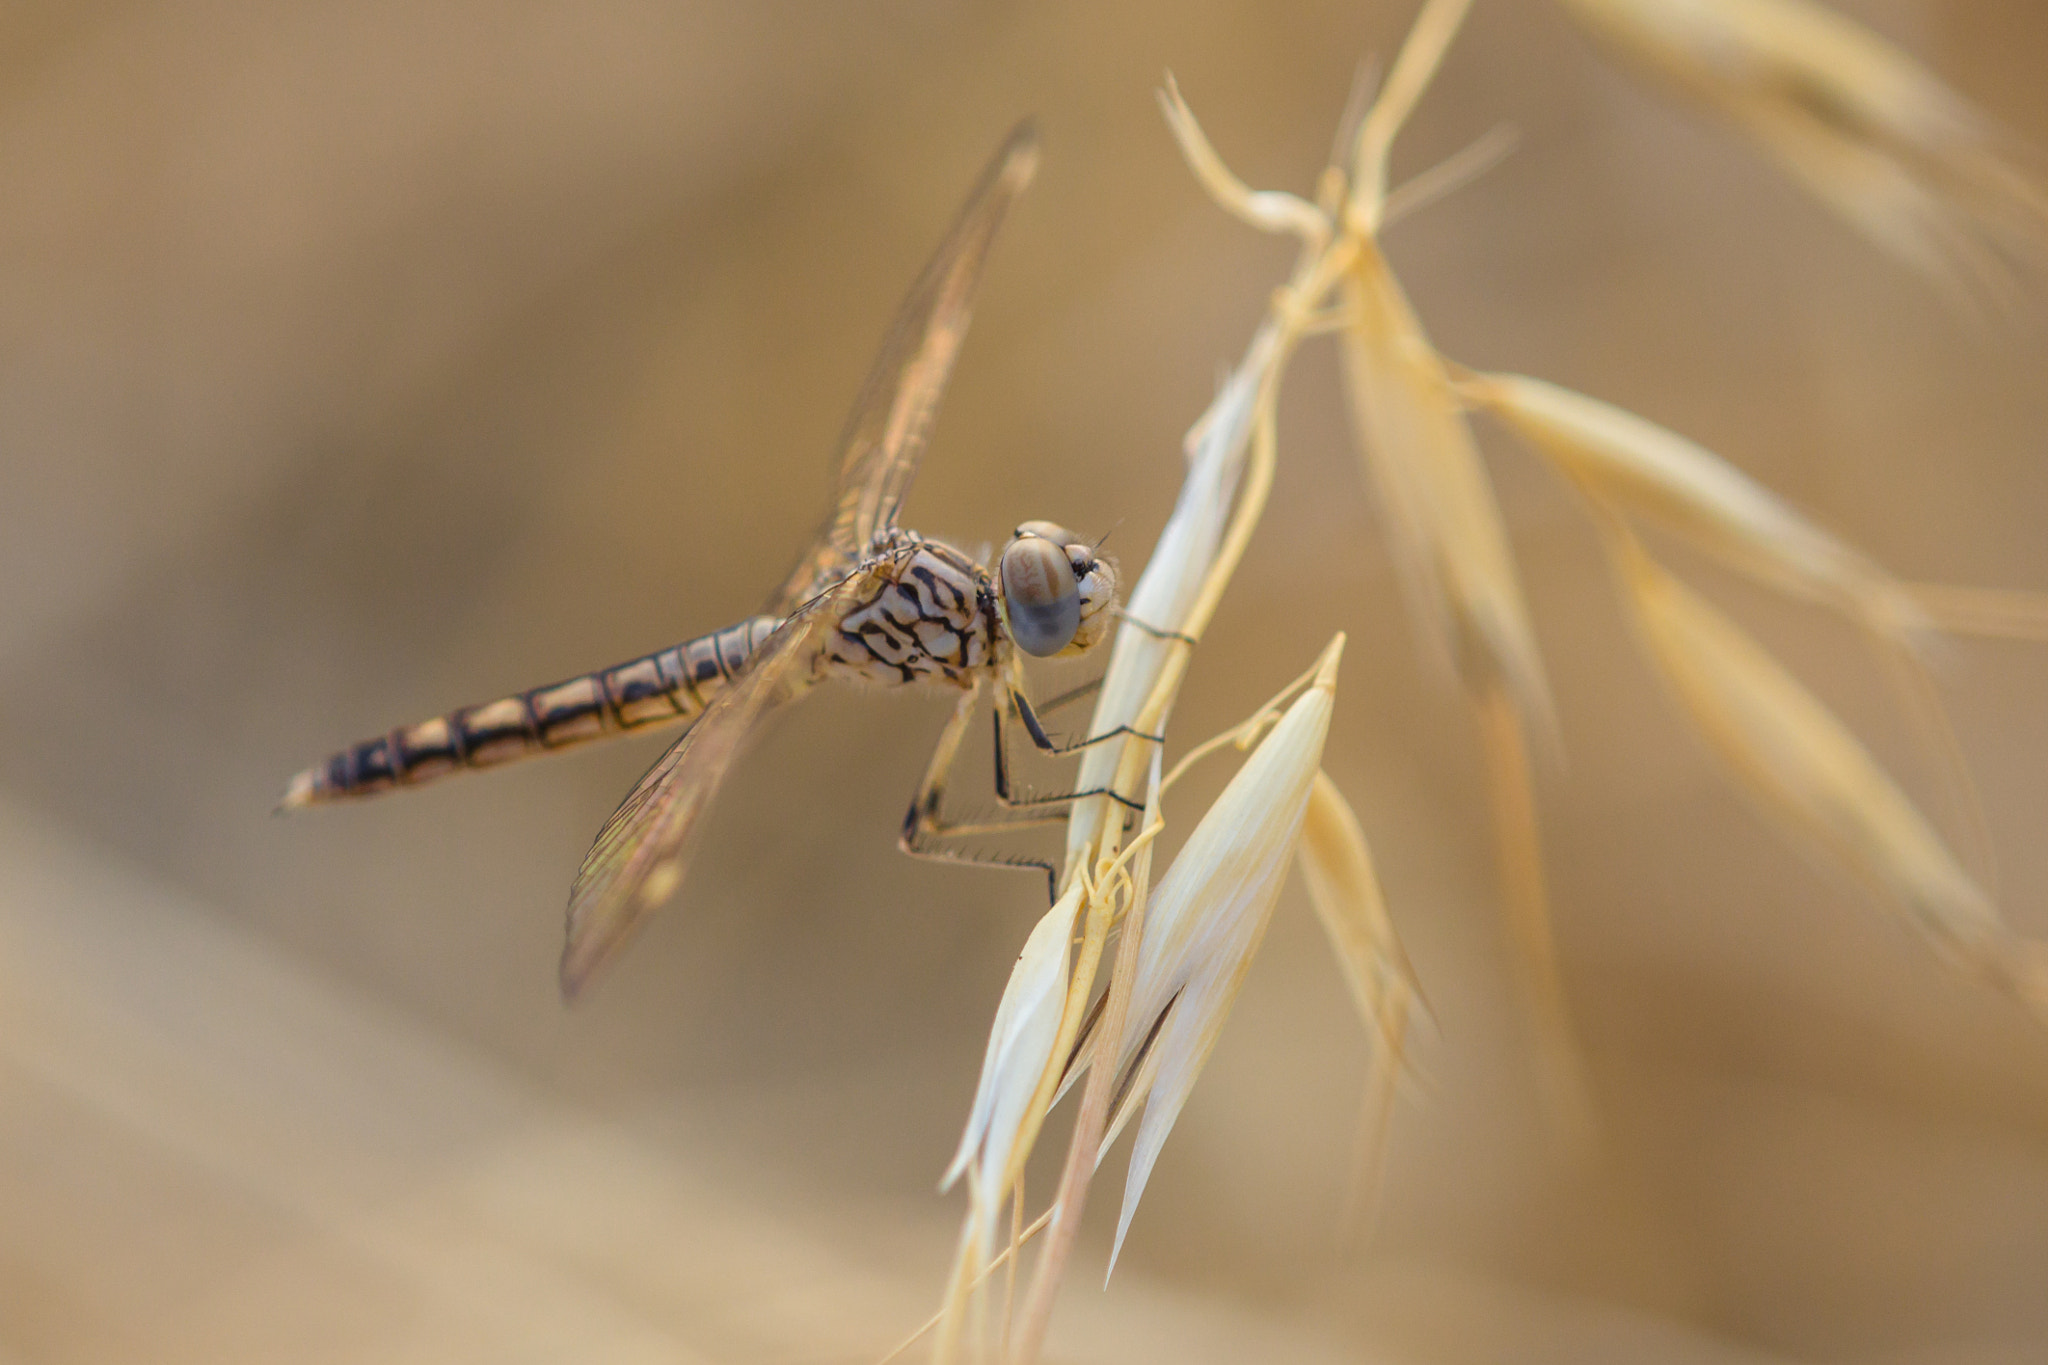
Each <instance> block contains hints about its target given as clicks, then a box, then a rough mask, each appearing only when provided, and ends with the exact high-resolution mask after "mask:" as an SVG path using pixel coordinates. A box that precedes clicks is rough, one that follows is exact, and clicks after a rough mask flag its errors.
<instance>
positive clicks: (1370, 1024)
mask: <svg viewBox="0 0 2048 1365" xmlns="http://www.w3.org/2000/svg"><path fill="white" fill-rule="evenodd" d="M1300 862H1301V873H1302V880H1303V881H1305V882H1306V883H1307V884H1308V895H1309V901H1310V903H1311V904H1313V905H1314V906H1315V911H1316V918H1317V920H1319V921H1320V922H1321V923H1322V926H1323V932H1324V933H1325V934H1327V935H1328V936H1329V939H1330V946H1331V947H1332V948H1333V949H1334V950H1335V951H1336V954H1337V964H1338V966H1339V967H1341V968H1342V969H1343V972H1344V984H1345V985H1346V986H1347V987H1348V988H1349V989H1350V992H1351V1003H1352V1004H1353V1005H1354V1006H1356V1007H1357V1009H1358V1014H1359V1018H1360V1019H1362V1020H1363V1021H1364V1023H1365V1026H1366V1028H1367V1030H1368V1031H1369V1032H1370V1033H1371V1035H1372V1039H1373V1043H1374V1052H1375V1055H1374V1058H1373V1066H1372V1072H1371V1074H1370V1075H1369V1077H1368V1078H1367V1081H1366V1091H1365V1097H1364V1101H1363V1104H1362V1106H1361V1109H1360V1113H1359V1122H1358V1155H1357V1159H1356V1160H1355V1161H1354V1162H1353V1165H1352V1174H1351V1180H1350V1182H1349V1185H1348V1187H1347V1189H1346V1192H1345V1200H1344V1202H1345V1222H1346V1223H1347V1224H1356V1223H1358V1222H1359V1221H1361V1218H1360V1215H1361V1212H1362V1211H1365V1210H1367V1209H1369V1207H1370V1205H1371V1204H1372V1202H1373V1200H1374V1197H1375V1193H1376V1191H1377V1190H1378V1189H1379V1185H1380V1176H1381V1173H1382V1171H1383V1170H1384V1166H1385V1160H1386V1137H1387V1127H1388V1124H1389V1123H1390V1122H1391V1120H1392V1118H1393V1109H1394V1094H1395V1087H1396V1082H1398V1081H1399V1079H1400V1075H1401V1063H1402V1058H1403V1056H1404V1054H1405V1050H1406V1047H1407V1041H1408V1018H1409V1015H1410V1013H1411V1012H1412V1011H1413V1010H1414V1009H1415V1007H1416V1005H1417V1004H1419V1003H1420V1000H1421V993H1420V989H1419V988H1418V987H1417V985H1416V982H1415V972H1414V969H1413V968H1411V967H1410V966H1409V965H1408V957H1407V954H1406V953H1404V952H1403V951H1402V949H1401V942H1400V940H1399V939H1398V938H1397V937H1396V936H1395V934H1394V923H1393V921H1392V920H1391V919H1390V918H1388V915H1387V906H1386V900H1385V897H1384V896H1383V895H1382V894H1381V892H1380V882H1379V877H1378V875H1377V874H1376V873H1375V872H1374V871H1373V864H1372V850H1371V848H1370V847H1369V846H1368V845H1367V844H1366V842H1365V831H1364V829H1363V828H1362V827H1360V825H1359V823H1358V816H1357V815H1356V814H1354V813H1353V811H1352V809H1351V803H1350V802H1348V801H1346V800H1345V799H1344V793H1343V792H1341V791H1339V790H1338V788H1337V784H1336V783H1335V782H1332V781H1331V780H1330V778H1329V775H1328V774H1327V773H1320V772H1319V773H1317V774H1316V780H1315V784H1314V785H1313V786H1312V787H1310V789H1309V796H1308V812H1307V816H1306V818H1305V819H1304V820H1303V821H1302V826H1301V845H1300Z"/></svg>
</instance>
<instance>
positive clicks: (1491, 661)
mask: <svg viewBox="0 0 2048 1365" xmlns="http://www.w3.org/2000/svg"><path fill="white" fill-rule="evenodd" d="M1342 297H1343V303H1344V308H1345V314H1346V319H1347V321H1346V325H1345V327H1344V329H1343V332H1342V334H1341V339H1342V345H1343V356H1344V377H1345V381H1346V392H1347V393H1348V394H1349V396H1350V399H1351V409H1352V415H1353V419H1354V421H1355V422H1356V425H1357V429H1358V433H1359V445H1360V452H1361V454H1362V455H1363V457H1364V461H1365V469H1366V473H1367V475H1368V477H1369V478H1370V480H1371V482H1372V484H1373V487H1374V488H1375V490H1376V491H1377V492H1378V495H1379V501H1380V506H1381V507H1382V509H1383V510H1384V511H1385V514H1386V523H1387V531H1388V536H1389V539H1390V541H1391V543H1392V550H1393V555H1394V562H1395V565H1396V567H1397V568H1398V569H1399V570H1400V573H1401V577H1402V582H1403V584H1404V585H1405V586H1406V588H1407V590H1408V593H1409V598H1410V604H1411V606H1412V608H1413V609H1414V611H1415V613H1416V616H1417V618H1418V619H1419V620H1420V621H1422V622H1423V623H1425V626H1426V627H1428V628H1432V629H1433V630H1434V633H1435V637H1436V639H1437V640H1438V642H1439V643H1440V644H1441V645H1442V647H1443V649H1444V651H1445V653H1446V656H1447V657H1449V658H1450V659H1452V660H1453V661H1455V663H1456V664H1457V665H1458V668H1459V672H1460V674H1461V676H1463V677H1464V678H1465V680H1466V682H1467V684H1468V685H1470V686H1472V687H1473V688H1475V689H1484V688H1485V687H1487V686H1489V685H1491V684H1492V682H1493V680H1494V679H1496V678H1498V679H1500V680H1501V682H1502V683H1503V684H1504V685H1505V686H1506V687H1507V689H1508V691H1509V692H1510V694H1511V695H1512V696H1513V697H1514V699H1515V705H1516V708H1517V709H1518V710H1519V711H1520V712H1521V713H1522V716H1523V717H1524V719H1525V720H1527V721H1529V722H1530V723H1531V724H1534V725H1537V726H1539V727H1541V728H1542V729H1543V730H1544V731H1545V732H1546V733H1547V732H1550V731H1551V730H1552V729H1553V727H1554V721H1553V718H1552V710H1551V704H1550V689H1549V684H1548V683H1547V682H1546V680H1545V678H1544V673H1543V661H1542V659H1541V657H1540V656H1539V655H1538V653H1537V650H1536V634H1535V630H1534V629H1533V627H1532V626H1531V625H1530V623H1529V609H1528V607H1527V605H1526V604H1525V603H1524V602H1523V599H1522V588H1521V582H1520V580H1519V578H1518V577H1517V576H1516V573H1515V563H1514V556H1513V553H1512V552H1511V551H1510V550H1509V548H1508V538H1507V530H1506V528H1505V527H1504V526H1503V525H1502V522H1501V515H1500V507H1499V505H1498V504H1497V503H1496V502H1495V500H1494V496H1493V485H1492V484H1491V482H1490V481H1489V480H1488V478H1487V474H1486V467H1485V465H1484V464H1483V463H1481V461H1480V458H1479V450H1478V447H1477V445H1476V444H1475V443H1474V441H1473V438H1472V431H1471V427H1470V426H1469V424H1468V423H1467V422H1466V420H1465V413H1464V409H1463V408H1462V407H1461V406H1460V404H1459V402H1458V399H1457V397H1456V395H1455V394H1454V393H1453V392H1452V388H1451V382H1450V376H1449V374H1448V372H1447V371H1446V370H1445V367H1444V363H1443V360H1442V359H1441V358H1440V357H1439V356H1438V355H1437V353H1436V351H1435V349H1434V348H1433V347H1431V345H1430V343H1429V339H1428V337H1427V336H1426V335H1425V334H1424V333H1423V330H1422V324H1421V322H1420V321H1419V320H1418V319H1417V318H1416V316H1415V310H1414V309H1413V307H1411V306H1410V304H1409V302H1408V299H1407V296H1406V295H1405V294H1404V293H1403V292H1402V290H1401V286H1400V283H1399V282H1398V281H1397V280H1396V279H1395V278H1394V276H1393V273H1392V271H1390V270H1389V269H1388V268H1387V263H1386V258H1385V257H1384V256H1382V255H1381V254H1380V252H1379V249H1378V246H1377V244H1376V243H1374V242H1373V240H1372V239H1371V238H1370V237H1363V236H1362V237H1360V238H1359V240H1358V243H1357V251H1356V254H1355V256H1354V258H1353V260H1352V262H1351V266H1350V269H1349V270H1348V271H1347V272H1346V273H1345V275H1344V278H1343V285H1342Z"/></svg>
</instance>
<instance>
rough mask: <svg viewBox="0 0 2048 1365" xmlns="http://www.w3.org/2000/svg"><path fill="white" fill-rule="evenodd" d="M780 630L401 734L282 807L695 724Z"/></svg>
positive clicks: (342, 759) (645, 661)
mask: <svg viewBox="0 0 2048 1365" xmlns="http://www.w3.org/2000/svg"><path fill="white" fill-rule="evenodd" d="M779 624H780V622H779V621H777V620H776V618H774V617H772V616H757V617H754V618H753V619H751V620H748V621H742V622H741V623H740V624H739V625H736V626H730V627H727V628H726V629H725V630H721V631H714V632H713V633H711V634H709V635H703V636H699V637H698V638H697V639H694V640H686V641H684V642H683V643H682V644H679V645H675V646H673V647H671V648H669V649H665V650H662V651H661V652H660V653H658V654H649V655H646V656H644V657H642V658H638V659H634V660H632V661H631V662H629V663H623V664H619V665H617V666H615V667H612V668H607V669H603V670H601V671H599V672H596V673H585V674H583V675H582V676H580V677H575V678H569V679H566V680H564V681H562V682H558V683H550V684H548V685H547V686H546V687H536V688H534V689H532V690H531V691H527V692H520V693H516V694H514V695H512V696H509V697H501V698H499V699H498V700H496V701H488V702H484V703H482V704H480V705H476V706H465V707H462V708H461V709H460V710H456V711H450V712H449V713H448V714H446V715H444V716H435V717H434V718H433V719H431V720H423V721H421V722H419V723H418V724H417V725H408V726H402V727H400V728H399V729H397V730H394V731H392V732H391V733H390V734H388V735H383V736H380V737H379V738H376V739H370V740H364V741H363V742H362V743H360V744H356V745H352V746H351V747H349V748H346V749H343V750H342V751H341V752H339V753H337V754H335V755H334V756H333V757H331V758H329V759H328V760H327V761H326V762H325V763H323V764H320V765H319V766H317V767H313V768H308V769H307V770H306V771H304V772H302V773H300V774H299V775H298V776H297V777H295V778H293V779H292V782H291V785H290V787H288V788H287V789H286V791H285V796H284V801H283V802H282V805H283V806H284V807H286V808H291V807H297V806H307V805H313V804H315V803H316V802H322V801H333V800H339V799H341V798H344V797H355V796H374V795H377V794H378V793H380V792H386V791H390V790H392V789H393V788H395V787H415V786H418V785H419V784H420V783H422V782H429V781H432V780H433V779H434V778H437V777H442V776H445V775H447V774H449V773H452V772H458V771H460V770H462V769H465V768H490V767H496V766H497V765H498V764H500V763H508V762H511V761H512V760H514V759H518V758H524V757H526V756H527V755H529V754H537V753H542V752H546V751H550V750H554V749H564V748H569V747H571V746H573V745H577V744H582V743H585V742H587V741H589V740H594V739H600V738H602V737H604V736H605V735H607V734H615V733H619V732H622V731H626V730H637V729H641V728H643V727H648V726H654V725H662V724H673V723H675V722H678V721H681V722H685V723H687V722H689V721H693V720H695V719H696V718H697V717H698V716H700V715H702V714H703V713H704V708H705V707H706V706H708V705H710V704H711V699H712V698H713V697H715V696H717V695H718V694H719V693H720V692H722V691H724V690H725V689H726V687H727V686H729V685H730V684H731V682H732V679H733V677H734V676H735V675H736V674H737V672H738V670H739V669H740V668H742V667H744V666H745V664H746V662H747V660H748V659H749V658H751V657H753V653H754V651H755V650H757V649H759V648H760V647H761V645H762V644H763V643H765V642H766V641H767V639H768V637H769V636H770V635H772V634H774V632H775V628H776V627H777V626H778V625H779Z"/></svg>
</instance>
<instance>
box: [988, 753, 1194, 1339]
mask: <svg viewBox="0 0 2048 1365" xmlns="http://www.w3.org/2000/svg"><path fill="white" fill-rule="evenodd" d="M1159 770H1160V764H1159V761H1158V754H1157V751H1156V749H1155V751H1154V754H1153V763H1152V781H1151V784H1150V790H1149V791H1148V792H1147V794H1146V800H1145V826H1146V834H1147V836H1148V837H1147V838H1146V842H1145V843H1144V844H1143V846H1142V847H1140V848H1138V849H1137V856H1136V858H1135V859H1134V860H1133V862H1134V866H1133V867H1132V869H1131V883H1130V885H1131V901H1130V906H1129V908H1128V909H1126V910H1125V911H1124V917H1123V930H1122V937H1121V938H1120V939H1119V940H1118V942H1117V951H1116V962H1115V965H1114V966H1113V967H1112V968H1111V970H1110V976H1109V989H1108V993H1107V994H1106V995H1105V997H1104V999H1103V1005H1102V1015H1101V1018H1100V1019H1099V1020H1098V1021H1097V1024H1096V1037H1098V1038H1101V1039H1104V1040H1108V1041H1107V1042H1106V1044H1105V1046H1107V1045H1111V1044H1113V1042H1114V1040H1115V1039H1118V1038H1121V1037H1123V1032H1124V1019H1125V1016H1126V1015H1127V1014H1128V1013H1129V1010H1130V1003H1131V987H1132V984H1133V983H1134V982H1135V981H1136V980H1137V975H1138V945H1139V943H1140V941H1141V940H1142V939H1143V937H1144V932H1145V896H1146V893H1147V891H1148V890H1149V889H1150V887H1151V884H1152V844H1151V840H1150V837H1149V836H1150V835H1151V834H1153V833H1154V832H1156V830H1157V829H1158V828H1159V800H1160V780H1159ZM1099 899H1101V900H1102V901H1104V902H1105V903H1107V901H1108V899H1109V898H1108V897H1106V896H1103V897H1099ZM1091 927H1092V926H1091ZM1093 980H1094V973H1093V972H1092V971H1091V972H1090V973H1089V975H1088V976H1087V977H1085V978H1084V977H1083V976H1082V975H1081V974H1080V973H1079V972H1076V973H1075V974H1074V981H1075V983H1076V984H1077V985H1078V986H1081V987H1082V988H1083V989H1084V990H1085V989H1086V987H1087V984H1088V983H1089V982H1092V981H1093ZM1054 1055H1055V1056H1063V1055H1065V1054H1064V1053H1055V1054H1054ZM1115 1088H1116V1067H1115V1066H1113V1065H1111V1066H1096V1067H1092V1068H1090V1070H1089V1072H1088V1085H1087V1088H1086V1089H1085V1090H1083V1091H1082V1092H1081V1104H1080V1108H1079V1110H1078V1111H1077V1113H1076V1114H1075V1116H1074V1132H1073V1136H1072V1137H1071V1138H1070V1139H1069V1140H1068V1144H1067V1161H1066V1167H1065V1169H1064V1170H1062V1171H1061V1173H1060V1185H1059V1192H1058V1194H1057V1195H1056V1196H1055V1197H1054V1199H1053V1203H1052V1207H1051V1208H1050V1209H1049V1210H1048V1211H1047V1217H1048V1218H1050V1219H1051V1235H1050V1236H1049V1237H1047V1238H1046V1242H1045V1249H1044V1250H1043V1251H1042V1252H1040V1253H1039V1258H1038V1265H1037V1267H1036V1269H1035V1270H1034V1271H1033V1273H1032V1278H1031V1292H1030V1295H1029V1297H1028V1298H1027V1299H1026V1300H1025V1304H1024V1313H1023V1316H1022V1319H1021V1321H1020V1323H1019V1327H1018V1333H1017V1338H1016V1346H1015V1350H1014V1354H1013V1355H1012V1357H1011V1358H1012V1359H1017V1360H1036V1359H1038V1355H1039V1352H1040V1351H1041V1350H1042V1349H1043V1348H1044V1345H1045V1334H1046V1330H1047V1329H1048V1328H1049V1327H1050V1326H1051V1325H1052V1310H1053V1304H1054V1301H1055V1300H1056V1299H1057V1297H1058V1295H1059V1288H1060V1283H1061V1281H1062V1280H1063V1279H1064V1278H1065V1273H1064V1272H1065V1270H1066V1263H1067V1258H1068V1256H1069V1255H1071V1254H1072V1252H1073V1248H1074V1239H1075V1237H1077V1236H1078V1235H1079V1234H1080V1230H1081V1213H1082V1210H1083V1209H1084V1208H1085V1207H1086V1206H1087V1202H1088V1186H1089V1183H1090V1181H1091V1180H1092V1178H1093V1176H1094V1174H1095V1164H1096V1151H1097V1148H1098V1147H1099V1146H1100V1144H1101V1141H1102V1130H1103V1127H1104V1125H1105V1124H1106V1123H1107V1122H1108V1119H1109V1110H1110V1101H1111V1100H1112V1098H1113V1097H1114V1093H1115Z"/></svg>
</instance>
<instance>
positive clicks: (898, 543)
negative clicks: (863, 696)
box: [819, 531, 1002, 687]
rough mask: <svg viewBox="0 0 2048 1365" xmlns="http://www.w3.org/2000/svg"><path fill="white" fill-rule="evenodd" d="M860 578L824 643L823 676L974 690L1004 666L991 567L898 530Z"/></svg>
mask: <svg viewBox="0 0 2048 1365" xmlns="http://www.w3.org/2000/svg"><path fill="white" fill-rule="evenodd" d="M856 576H857V577H859V578H863V579H865V581H864V582H862V583H860V584H859V585H858V587H857V589H856V591H855V594H854V597H853V601H852V604H851V605H850V606H848V607H847V608H845V609H844V610H843V611H842V612H841V613H840V616H839V620H838V622H837V623H836V625H835V627H834V628H833V630H832V632H831V634H830V636H829V637H828V638H827V640H826V643H825V647H824V650H823V652H822V654H821V657H820V660H819V663H820V668H821V671H830V672H835V673H840V674H851V675H853V676H856V677H860V678H864V679H866V680H868V681H870V682H879V683H912V682H924V681H932V682H949V683H952V684H954V685H955V686H958V687H968V686H971V685H972V684H973V682H974V679H975V678H976V677H977V676H978V675H980V674H981V673H983V672H984V671H985V670H987V669H989V668H990V667H992V666H994V665H995V664H997V663H998V662H1000V651H1001V645H1002V625H1001V618H1000V614H999V613H998V611H997V609H996V605H995V590H994V585H993V583H992V582H991V580H990V578H989V574H988V570H986V569H984V568H982V567H981V565H979V564H977V563H975V562H974V560H973V559H971V558H969V557H968V556H967V555H965V554H962V553H961V552H960V551H958V550H956V549H954V548H953V547H952V546H950V545H947V544H945V543H944V542H942V541H936V540H926V539H925V538H924V537H922V536H919V535H917V534H915V533H913V532H909V531H897V532H894V533H893V535H892V536H891V537H890V540H889V543H888V544H887V545H886V546H878V547H877V552H876V553H874V554H872V555H871V556H870V557H869V559H868V562H867V563H866V564H865V565H864V566H863V567H862V568H861V569H860V570H858V571H857V573H856Z"/></svg>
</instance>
